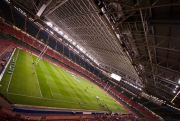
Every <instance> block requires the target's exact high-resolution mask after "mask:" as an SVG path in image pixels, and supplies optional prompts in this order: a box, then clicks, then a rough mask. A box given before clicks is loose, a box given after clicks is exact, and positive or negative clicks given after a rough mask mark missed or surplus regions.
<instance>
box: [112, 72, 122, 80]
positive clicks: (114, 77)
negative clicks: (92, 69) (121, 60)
mask: <svg viewBox="0 0 180 121" xmlns="http://www.w3.org/2000/svg"><path fill="white" fill-rule="evenodd" d="M111 78H113V79H115V80H117V81H120V80H121V77H120V76H119V75H116V74H114V73H112V74H111Z"/></svg>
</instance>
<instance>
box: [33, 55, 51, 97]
mask: <svg viewBox="0 0 180 121" xmlns="http://www.w3.org/2000/svg"><path fill="white" fill-rule="evenodd" d="M32 57H33V61H35V60H36V58H37V57H35V56H32ZM41 61H43V60H40V62H39V64H38V65H36V68H35V69H36V74H37V77H38V81H39V86H40V89H41V93H42V97H44V98H49V99H53V97H52V94H51V91H50V88H49V85H48V84H47V82H46V77H45V75H44V72H43V69H44V68H41V67H40V63H41Z"/></svg>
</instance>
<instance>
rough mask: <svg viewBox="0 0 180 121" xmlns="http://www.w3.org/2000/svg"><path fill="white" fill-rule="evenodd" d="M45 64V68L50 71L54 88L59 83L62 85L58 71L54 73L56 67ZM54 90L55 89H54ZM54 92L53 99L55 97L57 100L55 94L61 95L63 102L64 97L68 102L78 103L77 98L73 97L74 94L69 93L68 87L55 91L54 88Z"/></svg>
mask: <svg viewBox="0 0 180 121" xmlns="http://www.w3.org/2000/svg"><path fill="white" fill-rule="evenodd" d="M44 64H45V66H46V69H47V70H48V71H49V74H50V76H51V77H52V78H53V82H54V86H58V85H59V83H60V80H59V78H58V75H57V73H56V71H54V68H53V67H54V65H52V64H49V63H45V62H44ZM50 81H52V80H50ZM61 85H63V84H62V83H61ZM52 88H53V87H52ZM56 91H58V92H56ZM59 91H60V92H59ZM52 92H53V97H54V98H57V97H56V95H54V93H56V94H61V98H60V99H61V100H62V96H63V98H64V99H65V100H66V101H76V102H77V100H76V96H75V95H72V94H73V93H72V92H69V91H68V90H67V89H66V87H63V88H59V86H58V89H54V88H53V90H52Z"/></svg>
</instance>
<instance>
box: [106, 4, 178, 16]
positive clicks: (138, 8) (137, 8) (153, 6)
mask: <svg viewBox="0 0 180 121" xmlns="http://www.w3.org/2000/svg"><path fill="white" fill-rule="evenodd" d="M175 5H180V3H179V2H177V3H168V4H162V5H151V6H145V7H136V8H134V9H128V10H120V11H115V12H106V13H105V14H113V13H121V12H128V11H137V10H142V9H148V8H159V7H167V6H175Z"/></svg>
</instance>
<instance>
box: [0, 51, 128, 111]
mask: <svg viewBox="0 0 180 121" xmlns="http://www.w3.org/2000/svg"><path fill="white" fill-rule="evenodd" d="M13 59H14V60H15V62H16V65H15V68H14V71H13V73H12V74H7V72H8V71H9V67H10V65H11V63H12V60H13ZM35 60H36V57H35V56H33V55H31V54H30V53H27V52H25V51H23V50H19V49H17V50H16V51H15V53H14V55H13V58H12V59H11V62H10V64H9V65H8V68H7V70H6V72H5V74H4V76H3V79H2V80H1V82H0V85H2V86H1V87H0V92H1V93H3V94H4V95H5V96H6V97H7V98H9V99H10V100H11V101H13V102H14V103H16V104H28V105H36V106H48V107H60V108H70V109H83V110H100V111H107V109H106V108H103V107H102V106H100V103H102V104H106V105H107V106H108V108H109V109H110V110H111V111H112V112H122V113H128V111H126V110H125V109H124V108H123V107H122V106H121V105H119V104H118V103H116V101H114V100H113V99H111V97H109V96H108V95H107V94H106V93H105V92H104V91H102V90H101V89H99V88H98V87H97V86H95V85H94V84H93V83H91V82H89V81H87V80H84V79H83V78H81V77H78V76H75V75H73V74H71V73H69V72H67V71H66V70H64V69H62V68H59V67H57V66H55V65H53V64H51V63H49V62H47V61H44V60H40V62H39V63H38V65H37V66H36V69H33V68H32V63H33V62H34V61H35ZM33 73H34V74H33ZM87 87H88V88H87ZM95 96H98V97H99V100H97V99H96V98H95ZM103 100H104V101H103Z"/></svg>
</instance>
